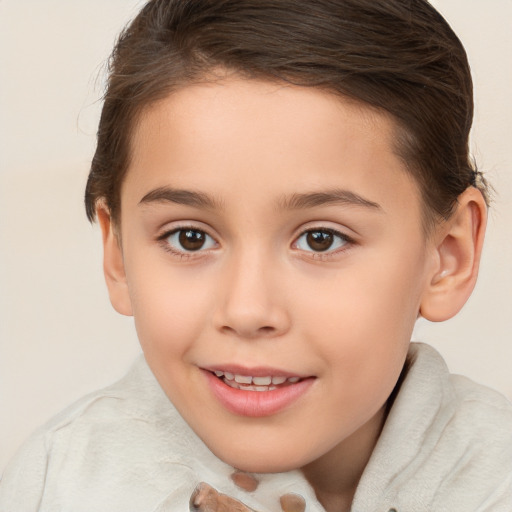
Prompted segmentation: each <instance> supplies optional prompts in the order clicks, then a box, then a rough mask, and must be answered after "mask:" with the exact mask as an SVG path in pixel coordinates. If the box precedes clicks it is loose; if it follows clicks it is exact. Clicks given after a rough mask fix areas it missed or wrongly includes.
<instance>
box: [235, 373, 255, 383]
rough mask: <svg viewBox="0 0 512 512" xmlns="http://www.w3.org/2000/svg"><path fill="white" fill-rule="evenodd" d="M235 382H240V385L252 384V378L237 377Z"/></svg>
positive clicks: (246, 376)
mask: <svg viewBox="0 0 512 512" xmlns="http://www.w3.org/2000/svg"><path fill="white" fill-rule="evenodd" d="M235 381H236V382H238V384H251V382H252V377H251V376H249V375H235ZM255 384H256V383H255Z"/></svg>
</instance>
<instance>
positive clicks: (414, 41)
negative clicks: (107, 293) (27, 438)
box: [85, 0, 486, 223]
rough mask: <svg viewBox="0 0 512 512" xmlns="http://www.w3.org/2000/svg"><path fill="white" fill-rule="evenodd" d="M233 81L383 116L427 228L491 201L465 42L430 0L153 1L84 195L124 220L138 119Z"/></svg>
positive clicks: (116, 86)
mask: <svg viewBox="0 0 512 512" xmlns="http://www.w3.org/2000/svg"><path fill="white" fill-rule="evenodd" d="M219 68H220V69H226V70H229V71H233V72H236V73H238V74H240V75H241V76H243V77H247V78H257V79H264V80H271V81H285V82H288V83H292V84H295V85H300V86H306V87H318V88H322V89H325V90H326V91H330V92H334V93H336V94H340V95H343V96H347V97H350V98H353V99H355V100H357V101H360V102H362V103H364V104H368V105H371V106H372V107H374V108H377V109H379V110H381V111H385V112H387V113H389V114H391V116H392V117H393V118H394V119H395V121H396V123H397V132H396V141H395V151H396V152H397V154H398V155H399V156H400V157H402V158H403V160H404V162H405V163H406V166H407V169H408V171H409V172H410V173H411V174H412V175H413V176H414V178H415V179H416V181H417V183H418V184H419V187H420V190H421V193H422V197H423V201H424V205H425V208H424V210H425V212H426V215H425V218H426V220H427V221H429V222H430V223H432V222H433V221H434V220H435V219H439V218H448V217H449V216H450V214H451V213H452V211H453V208H454V205H455V204H456V201H457V197H458V196H459V195H460V194H461V193H462V192H463V191H464V190H465V189H466V188H468V187H469V186H478V187H479V188H480V189H481V190H482V192H483V193H484V196H485V195H486V190H485V181H484V180H483V178H481V179H477V177H478V173H477V171H476V169H475V168H474V166H473V164H472V161H471V158H470V155H469V147H468V138H469V131H470V128H471V123H472V118H473V94H472V80H471V74H470V69H469V64H468V61H467V57H466V53H465V51H464V47H463V46H462V44H461V42H460V41H459V39H458V38H457V36H456V35H455V33H454V32H453V31H452V29H451V28H450V26H449V25H448V23H447V22H446V21H445V20H444V19H443V18H442V16H441V15H440V14H439V13H438V12H437V11H436V10H435V9H434V8H433V7H432V6H431V5H430V4H429V3H428V2H427V1H425V0H151V1H149V2H148V3H147V4H146V5H145V6H144V7H143V9H142V10H141V12H140V13H139V14H138V16H137V17H136V18H135V19H134V20H133V21H132V22H131V23H130V24H129V25H128V26H127V27H126V28H125V29H124V31H123V32H122V33H121V35H120V37H119V39H118V42H117V44H116V46H115V48H114V51H113V53H112V55H111V59H110V65H109V71H110V74H109V79H108V85H107V90H106V94H105V97H104V105H103V110H102V115H101V119H100V123H99V129H98V142H97V149H96V153H95V155H94V158H93V161H92V165H91V171H90V174H89V179H88V182H87V187H86V194H85V204H86V211H87V216H88V218H89V220H91V221H92V220H94V217H95V207H96V203H97V201H98V200H99V199H103V200H104V201H105V203H106V205H107V207H108V208H109V210H110V213H111V215H112V217H113V219H114V220H118V219H119V209H120V188H121V184H122V181H123V178H124V175H125V173H126V170H127V168H128V165H129V159H130V138H131V133H132V131H133V128H134V124H135V123H136V122H137V119H138V116H139V115H140V113H141V111H142V110H143V109H144V108H146V107H147V106H148V105H150V104H151V103H154V102H155V101H158V100H159V99H163V98H164V97H166V96H167V95H168V94H170V93H171V92H172V91H174V90H176V89H178V88H180V87H184V86H186V85H187V84H190V83H192V82H194V81H196V80H199V79H204V77H206V76H208V75H209V73H211V71H212V70H215V69H219Z"/></svg>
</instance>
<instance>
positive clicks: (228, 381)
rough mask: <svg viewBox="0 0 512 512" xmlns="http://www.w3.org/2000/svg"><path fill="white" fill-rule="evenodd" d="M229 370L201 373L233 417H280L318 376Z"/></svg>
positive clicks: (220, 402) (218, 399) (217, 398)
mask: <svg viewBox="0 0 512 512" xmlns="http://www.w3.org/2000/svg"><path fill="white" fill-rule="evenodd" d="M230 370H231V371H228V370H226V369H225V370H219V369H218V368H216V369H209V370H204V369H203V370H202V371H203V375H204V376H205V377H206V381H207V383H208V387H209V388H210V390H211V392H212V395H213V397H215V399H216V400H217V402H218V403H219V404H220V405H221V406H222V407H223V408H225V409H226V410H227V411H229V412H230V413H232V414H235V415H238V416H249V417H253V418H254V417H263V416H270V415H273V414H278V413H280V412H281V411H283V410H285V409H287V408H288V407H291V406H292V405H293V404H294V403H295V402H296V401H298V400H299V399H300V398H301V397H302V396H303V395H305V394H307V392H308V391H309V389H310V388H311V386H312V384H313V383H314V382H315V380H316V378H315V377H300V376H298V375H291V374H288V375H283V374H282V373H281V372H278V371H276V370H270V369H267V370H263V369H259V370H253V371H250V370H249V371H247V370H245V372H243V371H240V370H242V369H241V368H240V369H235V368H230ZM249 373H257V375H249ZM279 373H281V374H279ZM283 373H285V372H283Z"/></svg>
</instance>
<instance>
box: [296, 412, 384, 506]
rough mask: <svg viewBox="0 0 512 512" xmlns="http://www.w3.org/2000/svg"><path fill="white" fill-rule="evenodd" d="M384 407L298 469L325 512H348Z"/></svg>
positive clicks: (380, 425)
mask: <svg viewBox="0 0 512 512" xmlns="http://www.w3.org/2000/svg"><path fill="white" fill-rule="evenodd" d="M385 415H386V407H385V406H384V407H382V408H381V409H380V410H379V411H378V412H377V414H375V416H373V417H372V418H371V419H370V420H369V421H368V422H367V423H365V424H364V425H363V426H362V427H360V428H359V429H358V430H357V431H356V432H354V433H353V434H352V435H350V436H349V437H347V438H346V439H344V440H343V441H342V442H341V443H340V444H338V445H337V446H335V447H334V448H333V449H332V450H330V451H329V452H327V453H326V454H324V455H322V457H320V458H319V459H317V460H315V461H313V462H311V463H310V464H308V465H307V466H304V467H303V468H302V471H303V473H304V476H305V477H306V478H307V480H308V481H309V483H310V484H311V486H312V487H313V489H314V490H315V493H316V496H317V498H318V501H319V502H320V503H321V504H322V506H323V507H324V508H325V510H326V511H327V512H348V511H350V505H351V504H352V500H353V498H354V494H355V492H356V488H357V484H358V483H359V480H360V478H361V475H362V474H363V471H364V468H365V467H366V464H367V463H368V461H369V459H370V456H371V454H372V451H373V449H374V447H375V444H376V443H377V439H378V437H379V435H380V432H381V430H382V427H383V425H384V420H385Z"/></svg>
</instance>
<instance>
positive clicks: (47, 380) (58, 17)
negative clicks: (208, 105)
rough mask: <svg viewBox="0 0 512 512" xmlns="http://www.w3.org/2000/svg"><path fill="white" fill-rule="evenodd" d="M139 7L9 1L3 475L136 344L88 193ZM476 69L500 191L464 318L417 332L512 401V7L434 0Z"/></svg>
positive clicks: (2, 196)
mask: <svg viewBox="0 0 512 512" xmlns="http://www.w3.org/2000/svg"><path fill="white" fill-rule="evenodd" d="M141 3H142V2H141V1H135V0H76V1H75V0H74V1H69V0H3V1H0V70H1V71H0V73H1V78H0V415H1V416H0V471H1V470H2V469H3V467H4V465H5V463H6V462H7V460H8V458H9V457H10V456H12V454H13V452H14V451H15V449H16V448H17V447H18V446H19V444H20V443H21V442H22V441H23V439H24V438H26V437H27V435H29V433H30V432H31V431H33V430H34V428H36V427H37V426H38V425H40V424H41V423H42V422H44V421H45V420H46V419H48V418H49V417H50V416H51V415H53V414H55V413H56V412H57V411H59V410H60V409H62V408H63V407H64V406H65V405H67V404H68V403H70V402H71V401H73V400H75V399H76V398H78V397H79V396H81V395H83V394H85V393H87V392H88V391H91V390H93V389H95V388H97V387H100V386H103V385H106V384H108V383H110V382H111V381H112V380H114V379H117V378H118V377H120V376H121V375H122V374H123V373H124V372H125V371H126V369H127V367H128V366H129V364H130V362H131V361H132V360H133V358H134V357H135V355H136V354H137V353H138V351H139V348H138V345H137V341H136V337H135V334H134V330H133V325H132V321H131V319H129V318H124V317H121V316H119V315H117V314H116V313H115V312H114V311H113V310H112V308H111V307H110V304H109V302H108V298H107V294H106V291H105V287H104V284H103V277H102V274H101V248H100V237H99V233H98V229H97V227H91V226H90V225H89V224H88V223H87V221H86V220H85V215H84V211H83V206H82V196H83V188H84V183H85V179H86V176H87V171H88V165H89V160H90V158H91V155H92V152H93V148H94V139H95V130H96V124H97V117H98V114H99V107H100V103H99V101H98V98H99V97H100V96H101V91H102V80H103V78H102V77H103V75H102V74H101V68H102V63H103V62H104V60H105V58H106V56H107V55H108V52H109V49H110V47H111V45H112V43H113V40H114V38H115V35H116V34H117V32H118V30H119V29H120V27H121V26H122V25H123V24H124V22H125V21H126V20H127V19H129V18H130V17H131V16H133V15H134V13H135V12H136V10H137V9H136V6H137V5H141ZM435 5H436V6H437V7H438V8H440V10H441V11H442V12H443V13H444V14H445V16H446V17H447V18H448V20H449V21H450V23H451V24H452V26H453V27H454V29H455V30H456V31H457V32H458V33H459V35H460V37H461V39H462V40H463V41H464V43H465V45H466V48H467V50H468V54H469V57H470V61H471V64H472V67H473V71H474V79H475V89H476V91H475V92H476V101H477V103H476V105H477V109H476V120H475V129H474V132H473V144H472V146H473V151H474V153H475V155H476V157H477V160H478V162H479V165H480V167H481V169H482V170H485V171H487V172H488V176H489V178H490V179H491V181H492V182H493V184H494V186H495V188H496V190H497V192H498V194H497V197H496V199H495V203H494V205H493V208H492V213H491V218H490V225H489V229H488V237H487V238H488V239H487V247H486V250H485V254H484V258H483V266H482V271H481V278H480V282H479V284H478V286H477V290H476V292H475V294H474V295H473V297H472V298H471V300H470V302H469V303H468V305H467V307H466V308H465V310H464V311H463V312H462V313H461V314H460V315H459V316H458V317H457V318H455V319H454V320H452V321H450V322H447V323H445V324H442V325H428V324H426V323H425V324H423V323H421V324H420V325H418V328H417V332H416V336H415V338H416V339H421V340H423V341H428V342H430V343H432V344H433V345H435V346H436V347H437V348H438V349H439V350H440V351H441V352H442V353H443V354H444V356H445V357H446V359H447V361H448V363H449V365H450V367H451V369H452V370H453V371H454V372H457V373H463V374H466V375H468V376H470V377H472V378H473V379H475V380H478V381H480V382H483V383H485V384H487V385H489V386H492V387H494V388H497V389H499V390H500V391H502V392H503V393H504V394H506V395H508V396H509V397H510V398H512V371H511V366H512V343H511V336H510V333H511V328H512V290H511V288H512V265H511V261H512V156H511V150H510V146H511V144H510V137H511V135H512V115H511V114H512V99H511V98H512V95H511V94H510V89H511V86H512V34H511V30H510V19H512V2H511V1H510V0H487V1H485V2H484V1H483V0H438V1H436V2H435Z"/></svg>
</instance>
